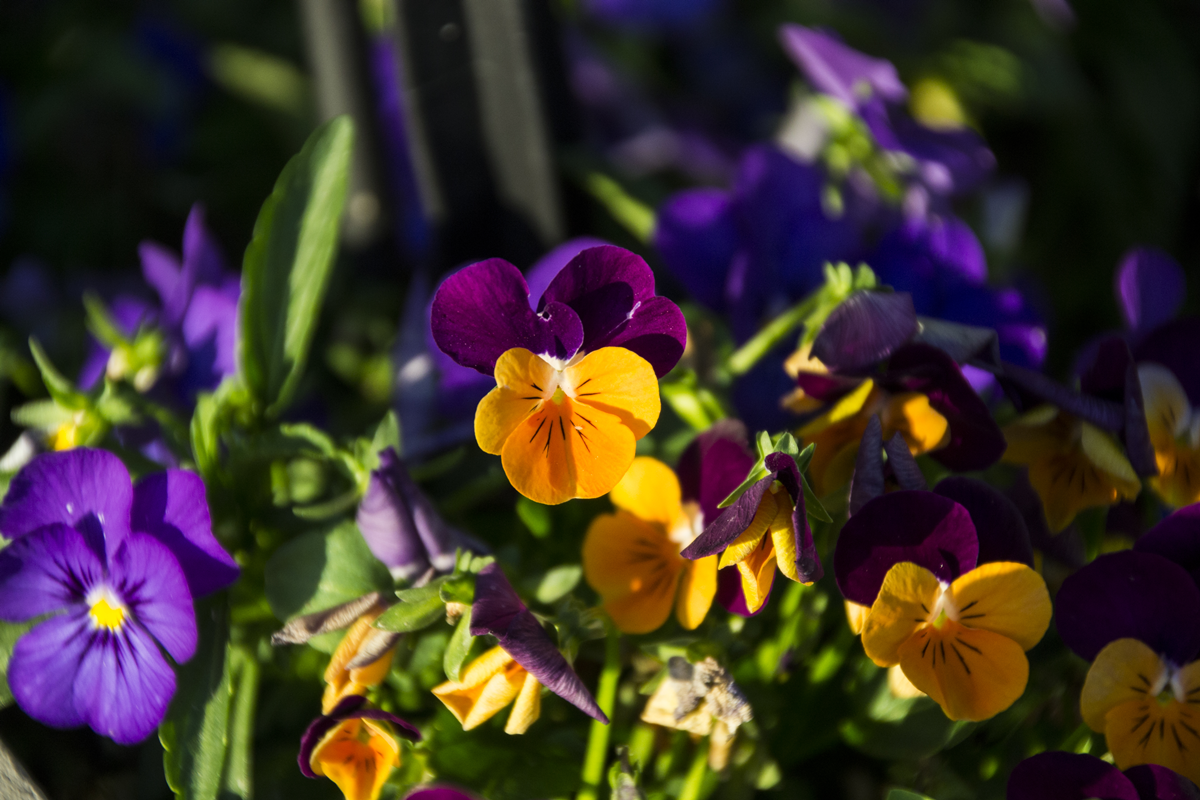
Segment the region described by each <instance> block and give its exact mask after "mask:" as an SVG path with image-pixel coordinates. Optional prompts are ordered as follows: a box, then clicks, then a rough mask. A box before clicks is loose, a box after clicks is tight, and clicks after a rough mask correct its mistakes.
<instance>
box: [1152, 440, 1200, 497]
mask: <svg viewBox="0 0 1200 800" xmlns="http://www.w3.org/2000/svg"><path fill="white" fill-rule="evenodd" d="M1154 458H1155V461H1156V462H1158V475H1157V476H1156V477H1153V478H1150V488H1152V489H1153V490H1154V491H1155V493H1156V494H1157V495H1158V496H1159V497H1161V498H1162V499H1163V500H1164V501H1165V502H1166V503H1167V505H1170V506H1174V507H1175V508H1182V507H1183V506H1190V505H1191V504H1192V503H1200V450H1194V449H1192V448H1190V447H1187V446H1185V445H1180V444H1176V442H1175V440H1174V439H1171V440H1169V441H1165V442H1155V444H1154Z"/></svg>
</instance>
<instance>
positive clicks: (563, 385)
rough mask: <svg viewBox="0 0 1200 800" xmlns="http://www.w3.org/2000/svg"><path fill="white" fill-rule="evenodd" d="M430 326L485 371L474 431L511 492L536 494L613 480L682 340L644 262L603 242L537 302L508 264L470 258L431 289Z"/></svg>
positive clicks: (566, 493) (456, 353)
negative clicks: (492, 384) (486, 383)
mask: <svg viewBox="0 0 1200 800" xmlns="http://www.w3.org/2000/svg"><path fill="white" fill-rule="evenodd" d="M431 327H432V330H433V337H434V340H435V341H436V342H437V345H438V347H439V348H441V350H442V351H443V352H444V353H446V354H447V355H449V356H450V357H451V358H453V359H454V360H455V361H456V362H457V363H458V364H460V365H462V366H466V367H471V368H473V369H476V370H478V371H479V372H482V373H484V374H492V375H493V376H494V377H495V379H496V384H497V385H496V388H495V389H493V390H492V391H491V392H490V393H489V394H488V395H487V396H486V397H485V398H484V399H483V401H482V402H480V404H479V407H478V408H477V409H476V413H475V437H476V439H477V441H478V442H479V446H480V447H481V448H482V449H483V450H484V451H485V452H487V453H491V454H493V455H499V456H501V463H502V464H503V466H504V471H505V473H506V474H507V475H508V478H509V480H510V482H511V483H512V484H513V486H514V487H515V488H516V489H517V491H519V492H521V493H522V494H524V495H525V496H526V497H529V498H530V499H532V500H535V501H537V502H540V503H546V504H554V503H562V502H565V501H567V500H570V499H572V498H575V497H599V496H600V495H602V494H606V493H607V492H608V491H610V490H611V489H612V487H613V486H615V485H616V483H617V481H619V480H620V479H621V477H622V476H623V475H624V474H625V471H626V470H627V469H628V467H629V465H630V463H632V461H633V457H634V449H635V444H636V442H637V440H638V439H640V438H642V437H643V436H645V435H646V434H647V433H649V432H650V430H651V428H653V427H654V425H655V424H656V423H657V421H658V415H659V412H660V410H661V403H660V400H659V396H658V381H657V378H658V377H661V376H662V375H665V374H666V373H667V372H669V371H670V369H671V368H672V367H674V366H675V363H676V362H677V361H678V360H679V357H680V356H681V355H682V353H683V348H684V345H685V344H686V342H687V328H686V325H685V323H684V319H683V314H682V312H680V310H679V308H678V307H677V306H676V305H675V304H674V303H672V302H671V301H670V300H667V299H666V298H664V297H658V296H657V295H655V294H654V275H653V273H652V272H651V271H650V268H649V267H648V266H647V265H646V262H645V261H643V260H642V259H641V258H639V257H638V256H636V255H634V254H633V253H630V252H628V251H626V250H622V249H621V248H619V247H612V246H604V247H593V248H589V249H587V250H584V251H583V252H581V253H580V254H579V255H577V256H576V257H575V258H573V259H572V260H571V261H570V262H569V263H568V264H567V265H566V266H565V267H564V268H563V269H562V270H561V271H560V272H559V273H558V274H557V275H556V276H555V277H554V279H553V280H551V281H550V284H549V285H548V286H547V287H546V290H545V292H543V294H542V297H541V299H540V300H539V302H538V307H537V310H536V311H534V309H532V308H531V307H530V305H529V288H528V284H527V283H526V281H525V278H524V276H522V275H521V273H520V271H519V270H518V269H517V268H516V267H514V266H513V265H512V264H509V263H508V262H507V261H503V260H501V259H491V260H489V261H483V262H480V263H478V264H472V265H471V266H469V267H466V268H465V269H463V270H460V271H459V272H457V273H455V274H454V275H452V276H450V277H449V278H448V279H446V281H445V283H443V284H442V286H441V287H440V288H439V289H438V291H437V294H436V295H435V296H434V299H433V312H432V322H431Z"/></svg>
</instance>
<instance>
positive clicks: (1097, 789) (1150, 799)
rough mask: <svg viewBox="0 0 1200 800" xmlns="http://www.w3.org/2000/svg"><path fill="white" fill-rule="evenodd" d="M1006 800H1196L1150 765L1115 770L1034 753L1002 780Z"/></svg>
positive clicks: (1180, 780)
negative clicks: (1005, 779) (1004, 785)
mask: <svg viewBox="0 0 1200 800" xmlns="http://www.w3.org/2000/svg"><path fill="white" fill-rule="evenodd" d="M1005 797H1006V798H1007V800H1092V798H1095V800H1196V799H1197V798H1200V789H1198V788H1197V787H1196V785H1195V784H1194V783H1192V782H1191V781H1189V780H1188V779H1187V778H1185V777H1183V776H1182V775H1179V774H1177V773H1175V772H1173V771H1171V770H1169V769H1167V768H1166V767H1160V766H1158V765H1154V764H1147V765H1143V766H1137V767H1130V768H1129V769H1127V770H1125V771H1124V772H1122V771H1121V770H1120V769H1119V768H1118V767H1115V766H1113V765H1112V764H1110V763H1108V762H1107V761H1105V760H1103V759H1100V758H1096V757H1095V756H1089V755H1084V754H1080V753H1062V752H1049V753H1039V754H1037V755H1036V756H1031V757H1030V758H1027V759H1025V760H1024V761H1022V762H1021V763H1020V764H1017V766H1016V767H1014V768H1013V771H1012V773H1011V774H1010V775H1009V776H1008V790H1007V793H1006V794H1005Z"/></svg>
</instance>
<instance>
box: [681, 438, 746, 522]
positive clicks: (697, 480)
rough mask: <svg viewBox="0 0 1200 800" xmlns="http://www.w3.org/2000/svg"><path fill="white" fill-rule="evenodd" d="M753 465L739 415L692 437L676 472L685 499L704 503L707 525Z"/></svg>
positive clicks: (715, 516)
mask: <svg viewBox="0 0 1200 800" xmlns="http://www.w3.org/2000/svg"><path fill="white" fill-rule="evenodd" d="M753 466H754V456H753V455H751V454H750V449H749V447H748V446H747V444H746V426H745V425H743V424H742V423H741V422H739V421H738V420H735V419H723V420H720V421H719V422H717V423H715V424H714V425H713V426H712V427H711V428H709V429H708V430H707V431H705V432H704V433H702V434H700V435H699V436H697V437H696V438H695V439H693V440H692V443H691V444H690V445H688V447H687V449H686V450H684V451H683V455H682V456H680V457H679V466H678V467H677V468H676V470H675V472H676V474H678V475H679V485H680V488H681V489H682V492H683V499H684V500H692V501H695V502H698V503H699V504H700V511H701V513H703V514H704V520H703V521H704V524H705V525H707V524H708V523H709V522H711V521H712V520H715V519H716V518H717V516H718V515H719V514H720V513H721V512H722V511H723V510H724V509H721V508H717V506H719V505H720V504H721V501H722V500H724V499H725V498H726V497H728V496H729V494H730V492H732V491H733V490H734V489H736V488H737V487H739V486H741V484H742V481H744V480H746V476H747V475H749V474H750V469H751V468H752V467H753Z"/></svg>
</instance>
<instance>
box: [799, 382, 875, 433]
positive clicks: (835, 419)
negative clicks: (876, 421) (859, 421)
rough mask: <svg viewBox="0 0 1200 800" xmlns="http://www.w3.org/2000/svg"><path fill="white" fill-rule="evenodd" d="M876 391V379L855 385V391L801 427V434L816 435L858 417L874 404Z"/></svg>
mask: <svg viewBox="0 0 1200 800" xmlns="http://www.w3.org/2000/svg"><path fill="white" fill-rule="evenodd" d="M874 391H875V381H873V380H871V379H870V378H868V379H867V380H865V381H863V382H862V383H860V384H859V385H858V386H856V387H854V391H852V392H850V394H848V395H846V396H845V397H843V398H841V399H840V400H838V401H837V402H836V403H834V404H833V406H832V407H831V408H830V409H829V410H828V411H827V412H825V413H824V414H822V415H821V416H819V417H817V418H816V419H814V420H813V421H812V422H810V423H808V424H807V425H805V426H804V427H803V428H801V429H800V431H799V433H800V435H801V436H803V437H805V438H808V437H810V436H815V435H816V434H818V433H820V432H821V431H823V430H825V429H826V428H828V427H829V426H830V425H835V424H837V423H839V422H842V421H844V420H848V419H851V418H853V417H857V416H858V415H859V412H861V411H862V410H863V409H864V408H868V407H870V406H871V405H872V402H871V401H872V400H873V399H874V398H872V397H871V395H872V393H873V392H874Z"/></svg>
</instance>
